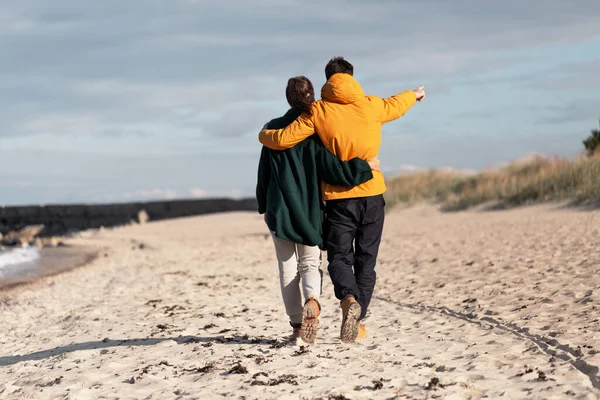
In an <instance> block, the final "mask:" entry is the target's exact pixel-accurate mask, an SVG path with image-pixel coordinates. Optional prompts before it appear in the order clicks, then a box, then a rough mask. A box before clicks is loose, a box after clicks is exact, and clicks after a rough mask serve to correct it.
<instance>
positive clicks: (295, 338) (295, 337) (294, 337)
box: [287, 326, 301, 345]
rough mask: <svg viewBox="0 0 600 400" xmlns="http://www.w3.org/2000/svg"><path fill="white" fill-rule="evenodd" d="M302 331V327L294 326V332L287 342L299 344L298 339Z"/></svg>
mask: <svg viewBox="0 0 600 400" xmlns="http://www.w3.org/2000/svg"><path fill="white" fill-rule="evenodd" d="M300 331H301V328H300V327H295V326H292V334H291V335H290V336H289V337H288V338H287V342H288V343H289V344H293V345H296V344H298V339H300Z"/></svg>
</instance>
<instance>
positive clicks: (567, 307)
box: [0, 206, 600, 399]
mask: <svg viewBox="0 0 600 400" xmlns="http://www.w3.org/2000/svg"><path fill="white" fill-rule="evenodd" d="M599 228H600V212H597V211H590V212H580V211H575V210H572V209H564V208H557V207H554V206H536V207H531V208H520V209H516V210H511V211H500V212H494V213H485V212H473V211H468V212H459V213H440V212H439V211H438V210H436V209H435V208H434V207H431V206H419V207H413V208H409V209H404V210H399V209H397V210H392V211H391V212H390V214H389V215H388V219H387V222H386V228H385V232H384V240H383V243H382V246H381V252H380V257H379V266H378V271H379V276H378V286H377V292H376V296H377V297H376V299H374V301H373V305H372V309H371V314H370V316H369V321H368V327H369V329H370V330H369V338H368V339H367V340H366V341H364V342H360V343H358V344H355V345H343V344H341V343H340V342H339V339H338V333H339V331H338V329H339V320H340V315H339V308H338V303H337V301H336V300H335V299H334V298H333V296H332V288H331V284H330V282H329V280H328V277H327V275H326V276H325V284H324V298H323V306H324V308H323V315H322V321H321V329H320V332H319V339H318V343H317V344H316V345H314V346H310V347H300V346H285V345H284V341H283V339H284V337H285V335H286V334H287V333H289V326H288V325H287V322H286V318H285V313H284V310H283V305H282V302H281V299H280V293H279V288H278V279H277V273H276V270H277V267H276V264H275V257H274V251H273V245H272V242H271V240H270V238H269V236H268V234H267V233H268V232H267V231H266V228H265V226H264V223H263V222H262V219H261V217H260V216H258V215H256V214H252V213H228V214H221V215H212V216H204V217H196V218H188V219H180V220H172V221H165V222H159V223H150V224H147V225H142V226H128V227H123V228H118V229H113V230H107V231H105V232H86V233H85V234H84V235H83V237H81V238H79V239H76V240H75V242H74V243H73V244H76V245H86V246H91V247H95V248H97V249H99V250H100V251H101V253H100V257H99V258H97V259H95V260H94V261H93V262H92V263H91V264H89V265H88V266H86V267H84V268H80V269H76V270H73V271H70V272H68V273H65V274H63V275H59V276H56V277H52V278H48V282H47V283H48V284H47V285H46V286H43V287H38V288H35V289H27V288H25V289H21V290H20V291H18V292H15V293H10V294H9V295H8V297H7V298H5V299H4V301H3V302H2V303H1V305H0V398H8V399H13V398H14V399H19V398H34V399H100V398H102V399H117V398H118V399H211V398H221V397H223V396H227V397H231V398H240V399H241V398H245V399H271V398H273V399H275V398H278V399H334V398H338V399H343V398H347V399H372V398H381V399H392V398H397V399H432V398H445V399H478V398H484V397H487V398H507V399H519V398H530V399H565V398H574V399H595V398H598V396H599V395H600V378H599V374H598V366H599V365H600V355H599V354H598V351H600V322H599V319H598V309H597V307H598V300H597V296H598V292H599V291H600V277H599V276H600V275H599V274H598V268H599V266H600V256H599V254H598V252H597V251H596V249H597V243H598V240H597V238H598V235H599V233H600V232H599Z"/></svg>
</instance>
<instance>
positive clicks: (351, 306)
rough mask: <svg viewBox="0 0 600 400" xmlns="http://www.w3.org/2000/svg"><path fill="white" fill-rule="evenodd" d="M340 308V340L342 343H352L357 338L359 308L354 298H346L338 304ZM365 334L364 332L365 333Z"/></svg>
mask: <svg viewBox="0 0 600 400" xmlns="http://www.w3.org/2000/svg"><path fill="white" fill-rule="evenodd" d="M340 307H341V308H342V327H341V329H340V339H341V341H342V342H343V343H353V342H354V341H356V337H357V336H358V325H359V323H358V318H360V312H361V307H360V304H358V303H357V302H356V299H355V298H354V296H351V295H350V296H346V298H345V299H344V300H342V301H341V302H340ZM365 333H366V331H365Z"/></svg>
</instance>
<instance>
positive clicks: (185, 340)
mask: <svg viewBox="0 0 600 400" xmlns="http://www.w3.org/2000/svg"><path fill="white" fill-rule="evenodd" d="M168 340H173V341H175V342H177V344H189V343H214V344H234V345H235V344H237V345H244V344H251V345H263V346H266V345H268V346H271V347H281V345H282V342H279V341H278V340H276V339H269V338H265V337H258V338H251V337H249V336H248V335H242V336H240V335H234V336H207V337H199V336H178V337H165V338H143V339H123V340H113V339H108V338H107V339H104V340H100V341H96V342H83V343H75V344H72V345H69V346H60V347H55V348H53V349H48V350H42V351H37V352H35V353H30V354H25V355H16V356H0V367H6V366H9V365H14V364H17V363H20V362H24V361H39V360H43V359H46V358H51V357H56V356H59V355H61V354H66V353H72V352H75V351H81V350H98V349H106V348H110V347H130V346H154V345H156V344H158V343H161V342H165V341H168Z"/></svg>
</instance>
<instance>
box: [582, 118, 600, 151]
mask: <svg viewBox="0 0 600 400" xmlns="http://www.w3.org/2000/svg"><path fill="white" fill-rule="evenodd" d="M599 121H600V120H599ZM583 145H584V146H585V150H586V151H587V153H588V156H592V155H594V154H595V153H596V152H600V130H598V129H592V134H591V135H590V136H589V137H588V138H587V139H585V140H584V141H583Z"/></svg>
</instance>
